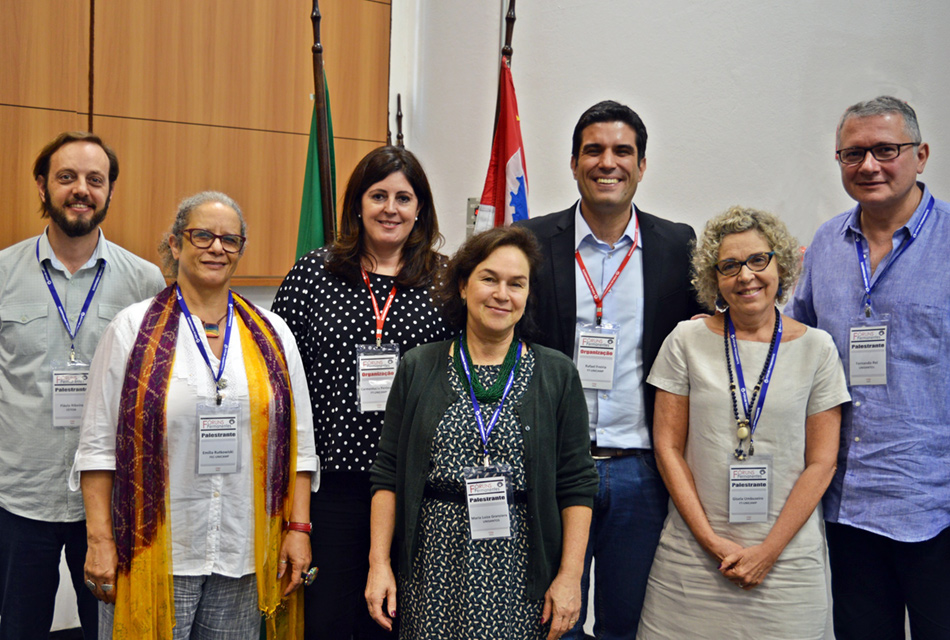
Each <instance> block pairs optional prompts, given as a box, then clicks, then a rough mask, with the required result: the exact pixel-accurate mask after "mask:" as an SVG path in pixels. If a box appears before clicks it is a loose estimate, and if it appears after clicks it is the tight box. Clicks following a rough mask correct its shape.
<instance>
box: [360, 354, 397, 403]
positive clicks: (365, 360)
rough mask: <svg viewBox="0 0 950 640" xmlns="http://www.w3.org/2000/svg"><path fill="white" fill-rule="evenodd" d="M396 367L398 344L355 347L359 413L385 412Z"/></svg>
mask: <svg viewBox="0 0 950 640" xmlns="http://www.w3.org/2000/svg"><path fill="white" fill-rule="evenodd" d="M398 367H399V345H398V344H383V345H379V346H377V345H375V344H358V345H356V372H357V373H356V375H357V380H356V386H357V389H356V395H357V402H358V404H359V410H360V411H361V412H366V411H385V409H386V400H388V399H389V391H390V390H391V389H392V388H393V379H394V378H395V377H396V369H397V368H398Z"/></svg>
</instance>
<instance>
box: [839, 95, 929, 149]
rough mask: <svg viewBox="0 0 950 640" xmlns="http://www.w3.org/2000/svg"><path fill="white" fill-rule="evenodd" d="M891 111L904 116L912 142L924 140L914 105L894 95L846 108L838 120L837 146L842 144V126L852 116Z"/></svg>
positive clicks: (905, 130) (906, 128)
mask: <svg viewBox="0 0 950 640" xmlns="http://www.w3.org/2000/svg"><path fill="white" fill-rule="evenodd" d="M889 113H896V114H898V115H900V116H902V117H903V118H904V133H906V134H907V137H908V138H910V141H911V142H914V143H916V144H920V143H921V142H922V139H921V137H920V125H918V124H917V113H916V112H915V111H914V109H913V107H911V106H910V105H909V104H907V103H906V102H904V101H903V100H898V99H897V98H895V97H893V96H878V97H876V98H874V99H873V100H865V101H864V102H859V103H857V104H853V105H851V106H850V107H848V108H847V109H845V111H844V114H842V116H841V120H839V121H838V130H837V132H836V133H835V146H836V147H840V146H841V127H843V126H844V123H845V122H847V121H848V120H850V119H851V118H868V117H870V116H883V115H887V114H889ZM895 142H896V141H895Z"/></svg>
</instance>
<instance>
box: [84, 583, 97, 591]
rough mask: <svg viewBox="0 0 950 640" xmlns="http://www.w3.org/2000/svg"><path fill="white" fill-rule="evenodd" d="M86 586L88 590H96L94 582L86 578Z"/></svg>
mask: <svg viewBox="0 0 950 640" xmlns="http://www.w3.org/2000/svg"><path fill="white" fill-rule="evenodd" d="M86 587H87V588H88V589H89V590H90V591H93V592H95V590H96V583H95V582H93V581H92V580H86Z"/></svg>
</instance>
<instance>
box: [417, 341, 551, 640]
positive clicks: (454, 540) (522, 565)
mask: <svg viewBox="0 0 950 640" xmlns="http://www.w3.org/2000/svg"><path fill="white" fill-rule="evenodd" d="M475 369H476V371H477V372H478V376H479V378H480V379H481V380H482V381H483V382H484V384H485V385H486V386H488V385H490V384H491V383H492V382H493V381H494V379H495V378H496V377H497V376H498V372H499V370H500V365H496V366H476V367H475ZM533 370H534V354H533V352H532V351H531V350H530V349H525V351H524V354H523V355H522V358H521V364H520V366H519V370H518V374H517V375H516V376H515V381H514V384H513V385H512V389H511V393H510V395H509V396H508V399H507V400H506V401H505V406H504V408H503V409H502V412H501V416H500V417H499V420H498V423H497V424H496V425H495V428H494V429H493V431H492V432H491V435H490V437H489V440H488V451H489V455H490V461H491V463H492V464H494V463H498V462H504V463H507V464H509V465H511V467H512V471H513V477H512V485H513V488H514V491H515V494H516V496H517V495H519V494H520V496H521V497H522V498H521V499H520V500H519V499H517V497H516V499H515V500H514V501H513V503H511V505H510V506H511V507H512V508H511V515H512V522H511V528H512V531H513V533H514V534H515V535H514V537H512V538H500V539H492V540H472V536H471V533H470V529H469V519H468V507H467V506H466V504H465V502H464V499H463V496H464V495H465V480H464V477H463V473H462V468H463V467H473V466H479V465H481V464H482V463H483V460H484V451H483V447H482V441H481V437H480V435H479V432H478V426H477V424H476V422H475V414H474V410H473V408H472V402H471V399H470V396H469V393H468V391H467V389H465V388H463V386H462V382H461V381H460V380H459V377H458V375H457V374H456V372H455V369H454V368H453V366H452V364H451V358H450V359H449V362H448V363H447V365H446V375H448V376H449V379H450V380H451V383H452V388H453V389H454V390H455V391H456V393H458V399H457V400H455V402H453V403H452V405H451V406H450V407H449V409H448V410H447V411H446V412H445V415H444V416H443V417H442V420H441V422H440V423H439V425H438V427H437V428H436V432H435V436H434V439H433V443H432V467H431V469H430V471H429V474H428V477H427V479H426V486H427V494H428V495H430V496H437V497H426V498H424V499H423V501H422V508H421V509H420V515H419V518H420V522H419V548H418V552H417V554H416V556H415V559H414V561H413V567H412V576H405V575H402V576H400V587H401V588H400V597H401V599H400V600H399V618H400V625H401V626H400V634H399V637H400V638H401V639H402V640H409V639H411V640H453V639H454V640H470V639H472V638H492V639H497V638H504V639H505V640H529V639H530V640H537V639H538V638H542V637H544V635H545V634H544V631H543V629H542V625H541V610H542V608H543V605H544V602H543V601H542V600H529V599H527V597H526V595H525V594H526V585H527V569H528V536H527V530H526V522H527V519H526V517H527V505H526V503H525V501H524V499H523V496H524V495H525V494H524V492H525V487H526V483H525V477H524V448H523V443H522V438H521V426H520V424H519V422H518V416H517V413H516V412H515V411H514V410H513V407H514V405H515V403H516V402H517V401H518V399H519V398H521V396H522V395H524V391H525V389H526V388H527V386H528V383H529V382H530V380H531V374H532V371H533ZM497 406H498V403H497V402H495V403H491V404H487V405H483V406H482V415H483V416H484V419H485V424H486V426H487V424H488V421H489V420H490V418H491V415H492V414H493V413H494V411H495V409H496V407H497ZM453 495H454V496H458V499H456V500H453V499H447V498H446V497H445V496H453Z"/></svg>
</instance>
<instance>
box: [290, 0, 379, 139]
mask: <svg viewBox="0 0 950 640" xmlns="http://www.w3.org/2000/svg"><path fill="white" fill-rule="evenodd" d="M390 11H391V8H390V6H389V5H387V4H382V3H379V2H372V1H370V0H362V1H358V0H332V1H328V0H321V2H320V12H321V14H322V15H323V23H322V26H323V29H322V33H323V41H324V45H325V47H324V51H325V55H324V57H325V66H326V71H327V84H328V85H329V87H330V104H331V108H332V110H333V134H334V137H335V138H353V139H356V140H377V141H379V142H380V143H385V142H386V121H387V113H388V111H387V105H386V103H387V101H388V100H389V26H390ZM311 42H312V38H311ZM383 60H385V64H381V63H380V62H381V61H383ZM312 85H313V82H312V81H311V83H310V85H308V86H311V89H310V91H311V93H312V92H313V89H312ZM393 109H394V111H395V107H393ZM308 125H309V123H308Z"/></svg>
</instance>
